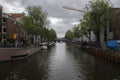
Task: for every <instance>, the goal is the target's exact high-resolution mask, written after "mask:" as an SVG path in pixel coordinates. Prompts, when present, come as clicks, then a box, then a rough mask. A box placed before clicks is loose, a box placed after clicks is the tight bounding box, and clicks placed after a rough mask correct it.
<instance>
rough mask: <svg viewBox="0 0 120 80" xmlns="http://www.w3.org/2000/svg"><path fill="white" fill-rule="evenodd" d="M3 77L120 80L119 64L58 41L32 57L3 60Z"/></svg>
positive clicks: (0, 66)
mask: <svg viewBox="0 0 120 80" xmlns="http://www.w3.org/2000/svg"><path fill="white" fill-rule="evenodd" d="M0 80H120V65H115V64H112V63H109V62H107V61H104V60H101V59H99V58H97V57H94V56H91V55H89V54H87V53H86V52H83V51H81V50H80V49H77V48H74V47H73V46H70V45H67V44H65V43H56V44H55V46H53V47H52V48H50V49H49V50H43V51H40V52H38V53H36V54H35V55H33V56H31V57H30V58H27V59H24V60H18V61H12V62H6V63H0Z"/></svg>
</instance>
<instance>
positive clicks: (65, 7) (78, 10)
mask: <svg viewBox="0 0 120 80" xmlns="http://www.w3.org/2000/svg"><path fill="white" fill-rule="evenodd" d="M63 8H64V9H69V10H74V11H77V12H83V13H86V12H87V11H85V10H80V9H75V8H71V7H67V6H63Z"/></svg>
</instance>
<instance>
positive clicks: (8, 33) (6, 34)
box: [0, 7, 24, 43]
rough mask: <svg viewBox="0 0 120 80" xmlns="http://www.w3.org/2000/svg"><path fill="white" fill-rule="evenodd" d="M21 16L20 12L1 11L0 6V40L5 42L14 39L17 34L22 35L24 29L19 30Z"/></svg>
mask: <svg viewBox="0 0 120 80" xmlns="http://www.w3.org/2000/svg"><path fill="white" fill-rule="evenodd" d="M21 17H22V14H20V13H3V12H2V7H0V42H2V43H5V42H6V43H7V42H8V41H9V39H13V38H14V39H16V38H17V37H18V35H21V34H22V36H23V33H24V31H23V30H21V31H20V27H21V22H20V18H21ZM15 34H16V35H17V36H16V37H15V36H14V35H15Z"/></svg>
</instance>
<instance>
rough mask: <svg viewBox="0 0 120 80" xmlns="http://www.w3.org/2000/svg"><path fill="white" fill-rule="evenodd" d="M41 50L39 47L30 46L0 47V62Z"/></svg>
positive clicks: (24, 56) (27, 55) (25, 56)
mask: <svg viewBox="0 0 120 80" xmlns="http://www.w3.org/2000/svg"><path fill="white" fill-rule="evenodd" d="M40 50H41V47H32V48H0V62H5V61H11V60H16V59H25V58H27V57H29V56H31V55H32V54H34V53H36V52H38V51H40Z"/></svg>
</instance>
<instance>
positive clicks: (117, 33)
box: [110, 8, 120, 40]
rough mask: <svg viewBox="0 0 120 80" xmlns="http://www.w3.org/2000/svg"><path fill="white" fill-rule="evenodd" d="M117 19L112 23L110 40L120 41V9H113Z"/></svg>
mask: <svg viewBox="0 0 120 80" xmlns="http://www.w3.org/2000/svg"><path fill="white" fill-rule="evenodd" d="M113 12H114V14H115V17H114V18H113V19H112V21H111V23H110V32H111V33H110V39H113V40H120V8H113Z"/></svg>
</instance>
